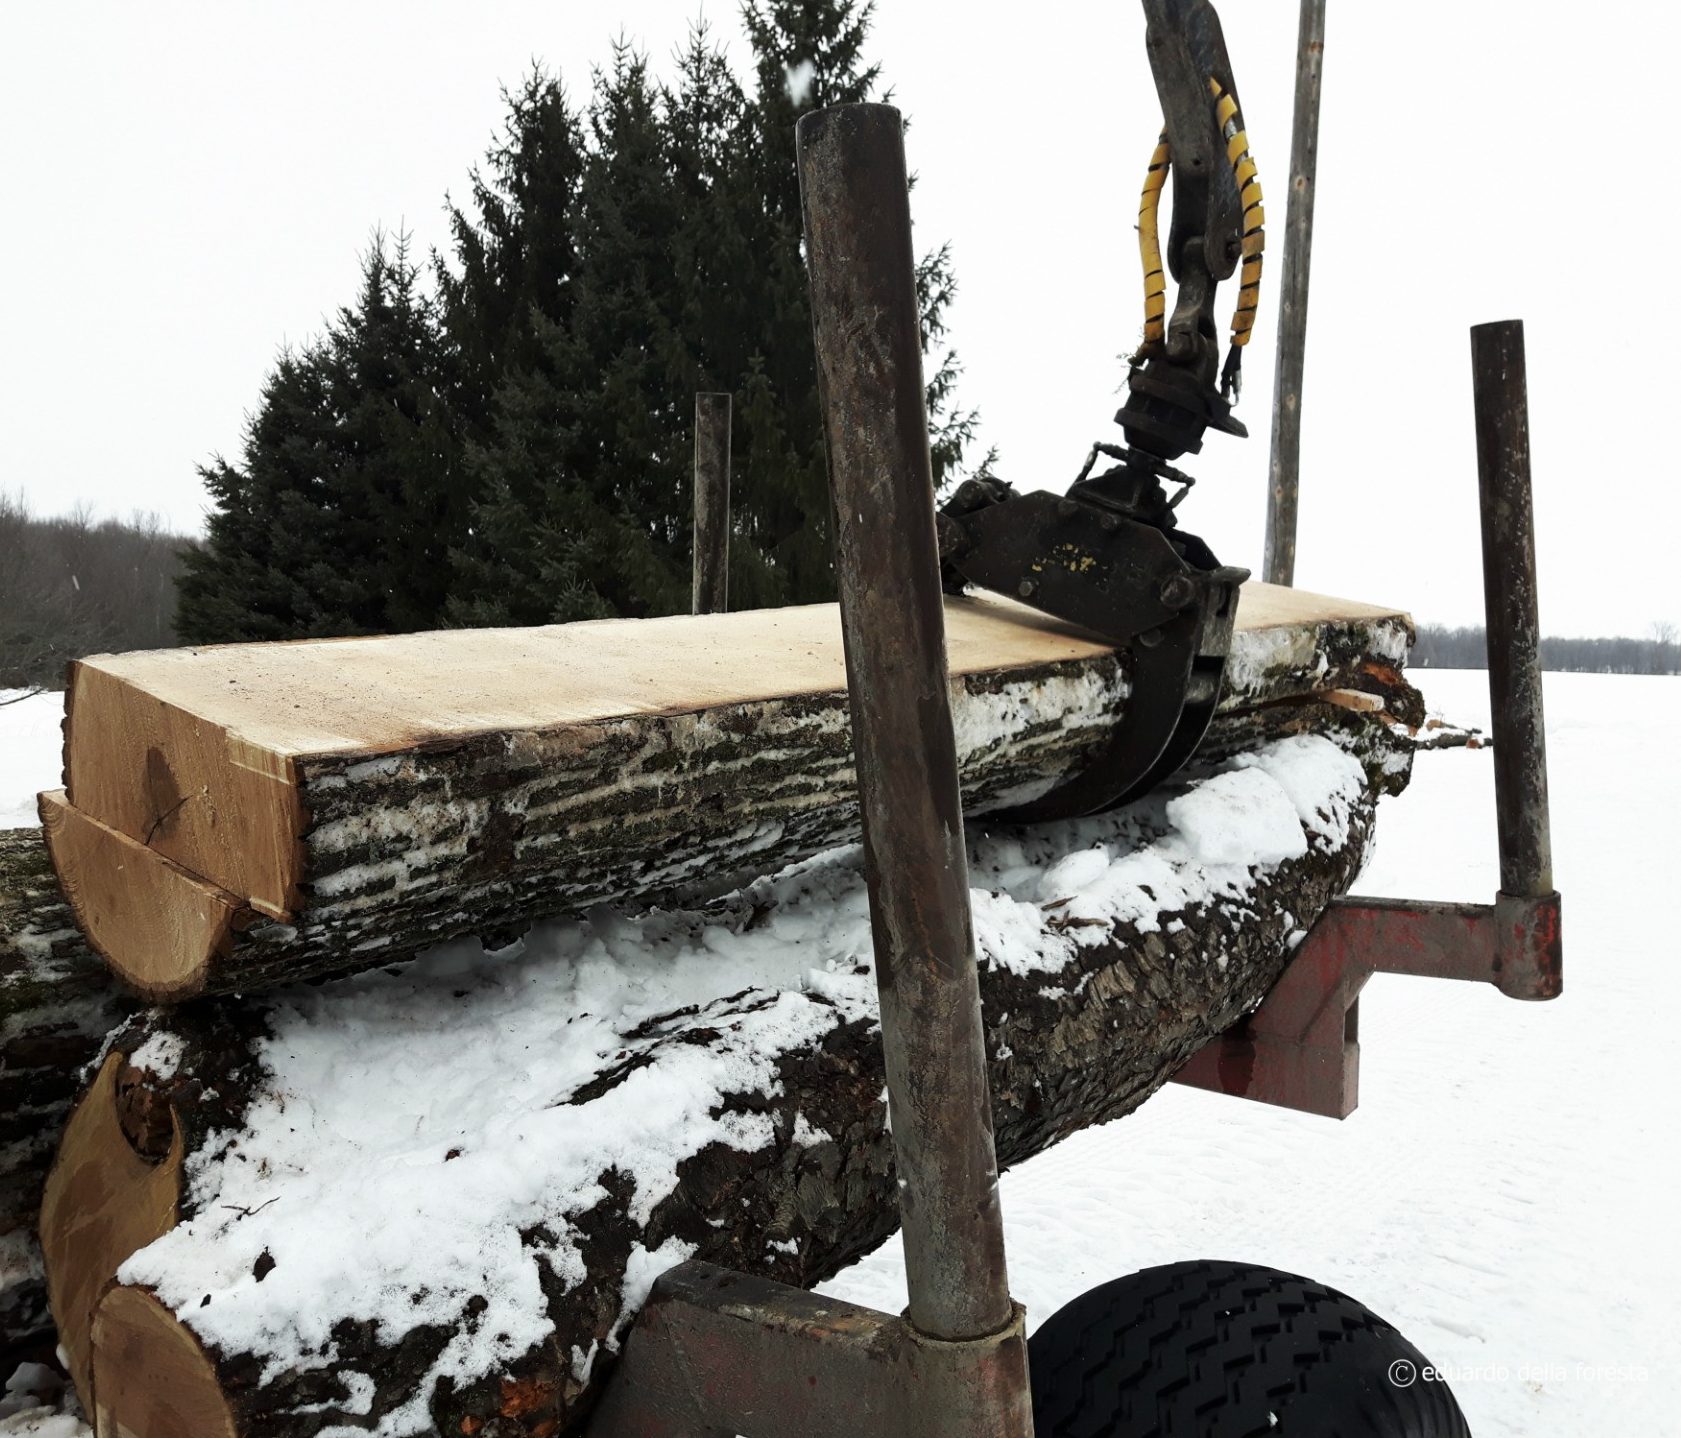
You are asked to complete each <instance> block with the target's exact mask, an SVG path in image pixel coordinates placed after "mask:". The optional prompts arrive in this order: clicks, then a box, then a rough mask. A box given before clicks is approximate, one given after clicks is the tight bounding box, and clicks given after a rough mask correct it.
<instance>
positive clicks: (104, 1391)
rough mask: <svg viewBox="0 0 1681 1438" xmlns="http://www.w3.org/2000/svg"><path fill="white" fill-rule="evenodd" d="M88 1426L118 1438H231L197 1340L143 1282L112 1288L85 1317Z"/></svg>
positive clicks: (229, 1420)
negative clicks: (89, 1360) (88, 1330)
mask: <svg viewBox="0 0 1681 1438" xmlns="http://www.w3.org/2000/svg"><path fill="white" fill-rule="evenodd" d="M93 1341H94V1354H95V1356H94V1366H93V1397H94V1409H93V1411H94V1423H95V1430H94V1431H95V1432H97V1433H100V1434H120V1435H121V1438H188V1435H191V1438H235V1428H234V1420H233V1415H232V1413H230V1412H229V1410H228V1402H227V1399H226V1398H225V1397H224V1396H223V1393H222V1388H221V1384H220V1383H219V1382H218V1380H217V1377H216V1370H215V1367H214V1366H213V1365H212V1363H211V1362H210V1359H209V1358H208V1357H207V1356H206V1355H205V1352H204V1349H203V1347H202V1346H201V1345H200V1343H199V1341H198V1339H196V1338H195V1337H193V1335H192V1334H191V1333H189V1332H188V1331H187V1329H186V1328H185V1327H184V1326H183V1325H182V1324H181V1322H180V1321H179V1320H178V1319H177V1318H176V1317H175V1315H174V1314H173V1313H171V1312H170V1311H169V1310H168V1309H167V1308H166V1307H164V1305H163V1304H161V1303H159V1302H158V1300H157V1299H156V1298H154V1297H153V1296H152V1295H151V1294H150V1293H148V1292H147V1291H146V1290H145V1289H143V1288H129V1287H118V1288H113V1289H112V1290H111V1291H110V1292H109V1293H107V1294H106V1295H105V1297H104V1298H103V1299H102V1300H101V1302H100V1304H99V1310H98V1313H97V1314H96V1315H95V1318H94V1323H93Z"/></svg>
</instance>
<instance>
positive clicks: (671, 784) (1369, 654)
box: [43, 610, 1411, 1001]
mask: <svg viewBox="0 0 1681 1438" xmlns="http://www.w3.org/2000/svg"><path fill="white" fill-rule="evenodd" d="M1372 613H1373V614H1379V611H1375V610H1374V611H1372ZM1409 632H1410V631H1409V626H1408V623H1407V621H1406V619H1405V617H1404V616H1400V615H1393V614H1391V615H1381V616H1380V617H1378V618H1359V619H1353V618H1330V619H1327V618H1323V617H1320V618H1315V619H1311V620H1305V619H1304V620H1300V621H1296V622H1289V623H1280V624H1277V625H1275V626H1273V627H1271V628H1265V629H1258V630H1251V631H1243V630H1241V629H1240V631H1239V633H1238V634H1237V636H1236V638H1235V639H1234V652H1233V661H1232V666H1231V670H1230V674H1229V677H1228V684H1227V694H1226V696H1225V700H1224V706H1223V707H1224V710H1225V712H1227V713H1231V712H1234V711H1236V710H1239V709H1243V708H1248V707H1253V706H1255V705H1257V704H1262V703H1267V702H1270V701H1274V700H1278V699H1282V698H1288V697H1294V696H1299V695H1301V694H1303V693H1308V692H1313V691H1315V690H1320V689H1325V688H1334V687H1338V686H1353V687H1363V688H1373V689H1378V690H1381V689H1383V688H1385V687H1386V686H1387V687H1388V688H1389V689H1390V690H1391V691H1393V692H1394V693H1396V694H1398V695H1408V694H1410V693H1411V691H1410V690H1408V689H1407V688H1406V686H1405V684H1404V682H1403V681H1401V680H1400V678H1399V676H1398V675H1397V674H1396V673H1395V671H1394V670H1393V669H1392V668H1389V667H1388V666H1389V665H1390V664H1391V663H1392V662H1393V660H1394V657H1395V656H1396V655H1397V654H1398V653H1400V652H1403V651H1404V648H1405V644H1406V640H1407V637H1408V634H1409ZM1086 647H1087V648H1088V649H1091V648H1093V646H1091V645H1090V644H1087V646H1086ZM142 657H143V656H142ZM94 678H95V676H94V675H93V674H92V672H91V671H90V672H89V674H88V675H87V676H86V686H85V687H87V688H88V691H89V694H92V693H94V692H96V687H95V686H94V682H93V681H94ZM101 682H103V683H106V684H107V685H109V683H110V682H111V681H109V680H108V679H107V680H102V681H101ZM232 682H233V681H232V680H230V681H229V683H230V684H231V683H232ZM98 692H103V691H98ZM78 693H80V690H78ZM953 693H954V701H953V709H954V717H955V720H956V728H957V739H958V752H959V761H960V764H961V768H962V779H963V797H964V804H965V809H966V812H968V813H970V814H975V815H981V814H985V813H986V812H988V810H990V809H998V808H1002V807H1005V806H1006V805H1007V804H1009V803H1012V802H1020V801H1021V800H1023V799H1025V798H1028V797H1032V796H1034V795H1036V794H1039V793H1043V792H1045V791H1047V790H1049V789H1050V788H1052V787H1054V786H1055V785H1056V784H1057V783H1059V782H1060V781H1062V780H1064V779H1065V778H1068V777H1071V776H1074V775H1077V774H1078V773H1079V772H1081V770H1082V769H1083V768H1084V767H1085V766H1086V765H1087V764H1088V763H1089V762H1090V760H1091V758H1092V757H1093V755H1094V754H1096V753H1097V752H1099V750H1100V749H1101V748H1102V746H1103V745H1104V744H1105V743H1106V741H1107V739H1108V735H1109V733H1110V732H1111V730H1112V728H1113V724H1114V720H1115V716H1116V714H1117V712H1118V711H1119V710H1120V708H1121V707H1123V706H1124V703H1125V693H1126V678H1125V675H1124V673H1123V671H1122V669H1121V667H1120V663H1119V661H1118V660H1117V659H1116V658H1115V656H1114V655H1113V654H1112V653H1110V652H1107V651H1099V652H1094V653H1092V654H1090V655H1088V656H1086V657H1082V658H1079V659H1074V660H1066V661H1063V662H1059V663H1034V664H1032V665H1028V666H1025V667H1020V666H1018V667H1016V668H1006V669H999V670H992V671H988V672H980V673H970V674H966V675H963V676H961V677H959V678H956V679H954V681H953ZM112 702H114V701H112ZM92 712H93V700H92V699H91V698H90V697H87V696H83V697H79V698H78V699H77V701H76V705H75V707H73V708H72V710H71V723H70V726H69V733H70V735H71V752H72V756H74V754H75V752H76V735H77V733H78V732H80V731H79V730H78V727H77V722H76V721H77V717H78V715H85V714H88V713H92ZM91 722H92V721H89V723H91ZM161 752H162V751H160V750H158V749H156V748H154V749H153V750H151V751H149V752H148V755H147V758H146V763H145V765H144V766H141V767H147V766H150V767H152V768H155V769H156V770H157V773H158V774H159V775H160V776H162V777H161V778H160V779H159V781H158V782H159V784H161V785H162V788H161V789H160V790H159V793H158V794H157V795H156V796H154V799H153V800H152V801H151V807H142V808H141V809H140V810H138V811H136V812H137V813H139V814H142V815H153V811H154V810H155V811H156V812H155V817H151V818H149V819H147V820H146V822H145V823H143V824H142V823H140V822H139V821H138V820H135V819H133V818H132V817H131V818H130V819H129V820H127V821H124V822H126V823H127V824H128V827H127V829H125V828H124V827H123V825H122V824H121V823H118V821H117V820H116V819H115V818H114V817H113V815H114V812H115V811H114V810H112V811H110V812H105V813H101V812H98V811H97V809H96V807H94V806H93V801H92V799H91V797H85V796H91V795H92V793H93V786H92V785H91V784H88V783H86V782H84V783H82V784H80V785H73V787H72V789H71V791H70V794H69V797H68V800H67V801H66V800H64V799H63V798H62V797H61V798H59V799H57V800H53V801H51V802H50V803H49V802H46V801H45V800H44V804H43V817H44V818H46V819H47V821H48V823H49V828H50V831H51V832H52V834H53V843H54V853H55V858H56V860H57V862H58V866H59V872H60V874H61V875H62V876H63V877H64V879H65V884H66V891H67V892H68V893H70V895H71V896H72V899H73V900H75V901H76V902H77V905H78V913H79V914H80V915H81V916H82V917H83V918H84V920H85V921H86V922H87V927H88V931H89V934H90V937H91V939H92V942H93V944H94V946H95V947H96V948H97V949H98V950H99V951H100V952H101V953H102V954H104V955H105V956H106V957H107V959H109V960H110V962H111V963H112V965H113V967H114V968H115V969H116V971H117V973H118V974H119V976H120V977H122V978H123V980H124V981H125V983H127V984H129V985H130V986H131V987H133V988H135V989H136V990H137V991H139V992H141V993H143V994H145V995H146V996H148V997H150V998H153V999H156V1000H159V1001H176V1000H180V999H184V998H189V997H192V996H194V995H195V994H200V993H207V994H209V993H226V992H236V991H237V992H249V991H252V990H255V989H260V988H266V987H270V986H273V985H277V984H281V983H285V982H291V981H295V980H298V979H304V978H310V977H316V976H320V975H325V974H337V973H346V972H350V971H354V970H356V969H360V968H368V967H373V966H377V965H381V964H385V963H389V962H392V961H393V960H396V959H400V958H405V957H408V956H410V955H412V954H414V953H416V952H418V951H419V950H421V949H423V948H426V947H428V946H430V945H433V944H436V943H438V942H441V941H443V940H446V939H450V938H454V937H457V936H460V935H463V934H478V935H480V936H483V937H484V938H486V940H487V941H489V942H492V943H493V942H494V941H495V940H497V939H498V938H501V937H504V936H508V935H512V934H515V933H518V932H519V931H520V930H521V929H523V928H524V927H526V926H527V925H529V924H530V923H531V922H532V921H533V920H535V919H538V918H542V917H548V916H553V915H556V914H564V913H569V912H570V913H575V912H581V911H583V910H585V909H587V908H589V907H591V906H593V905H597V904H603V903H626V902H637V903H673V902H690V901H693V900H694V899H696V898H697V897H704V896H705V895H708V894H717V893H722V892H726V891H728V890H729V889H731V888H733V887H735V886H737V885H738V884H740V883H741V882H744V881H745V880H746V879H748V878H750V877H751V876H753V875H755V874H759V873H764V872H767V871H770V870H774V869H776V868H778V867H780V866H782V865H785V864H788V863H791V862H794V861H797V860H799V859H802V858H805V857H807V856H809V855H812V854H815V853H817V852H820V851H821V850H824V849H827V848H830V847H832V846H834V845H836V844H840V843H845V842H849V841H851V840H853V839H855V838H856V837H857V805H856V800H855V797H854V780H853V773H852V762H851V742H850V728H849V721H848V715H847V701H846V695H845V692H844V690H835V691H834V692H825V693H817V694H806V695H800V696H797V697H792V698H768V699H754V700H751V701H749V702H740V703H721V704H717V705H715V706H714V707H710V708H703V709H698V710H686V711H684V712H647V713H637V714H635V715H631V716H626V717H620V718H611V719H603V720H600V721H595V722H590V723H588V724H577V725H568V726H561V727H551V728H548V729H533V730H519V731H513V730H497V731H493V732H483V733H476V734H470V735H456V736H451V737H449V738H447V739H439V740H428V741H426V742H424V743H420V744H417V745H410V746H408V747H398V748H391V749H387V750H382V751H381V752H378V753H367V752H341V753H300V754H298V755H295V756H292V757H290V758H288V759H287V760H286V766H288V768H289V772H290V773H291V774H292V775H293V777H294V780H295V793H294V794H293V800H292V801H288V802H289V803H290V804H291V807H292V808H294V809H295V810H296V812H297V814H299V815H303V816H307V817H306V818H305V819H304V820H303V821H302V822H303V829H302V832H301V835H297V836H296V837H295V845H296V848H297V850H298V857H297V859H296V862H297V864H298V866H299V867H298V878H297V881H296V883H295V884H292V883H290V882H288V884H286V885H285V886H284V888H285V890H286V894H285V897H284V907H277V906H276V905H277V904H279V903H280V902H281V900H280V899H279V898H277V899H276V900H275V901H274V902H271V903H266V906H265V903H262V902H258V901H257V900H255V899H252V898H249V897H248V896H247V895H246V894H242V893H240V892H235V891H233V890H231V889H229V888H227V887H225V886H224V881H223V879H218V878H217V877H216V876H215V875H213V874H210V873H209V872H208V870H207V869H206V868H205V867H203V864H204V862H205V861H204V857H203V856H204V855H205V854H206V853H209V852H212V851H213V850H214V849H215V845H216V844H221V845H223V846H226V845H227V844H228V843H230V842H237V841H232V840H229V838H228V834H229V833H230V832H232V833H235V834H237V833H239V832H241V827H240V825H239V824H238V823H230V824H224V825H223V826H222V828H220V829H218V830H217V831H216V833H217V834H218V835H219V836H220V837H219V838H217V839H216V840H215V843H214V844H209V841H203V840H195V841H194V842H195V843H197V844H199V848H197V849H195V850H193V851H192V852H193V853H194V854H196V855H197V856H198V857H193V858H191V859H190V861H189V849H190V848H191V846H190V845H189V844H188V843H187V840H186V839H185V838H182V839H180V840H179V842H177V841H176V836H175V832H174V827H173V826H177V825H181V824H183V823H185V821H186V816H187V814H188V813H189V812H190V807H189V809H183V808H182V805H184V804H186V805H189V806H190V802H191V799H192V795H193V794H194V793H195V792H197V786H196V780H194V781H191V782H189V777H190V776H187V775H185V774H183V773H181V772H176V771H177V770H180V769H181V768H182V761H181V760H180V758H179V757H178V756H177V757H175V758H173V759H172V758H171V757H170V756H169V755H164V756H163V757H162V758H154V757H152V756H153V755H157V754H160V753H161ZM80 762H81V766H82V768H83V770H84V771H85V770H86V769H87V768H88V767H89V763H90V761H87V760H83V761H80ZM135 763H136V764H138V763H139V761H138V759H136V760H135ZM67 767H69V768H75V767H76V763H75V761H74V758H73V761H72V763H71V764H70V765H67ZM248 772H249V771H247V770H241V771H240V774H241V776H244V775H245V774H247V773H248ZM165 780H167V782H164V781H165ZM217 782H221V781H217ZM241 782H243V777H242V780H241ZM265 792H267V791H265ZM180 796H186V797H180ZM166 800H167V801H168V802H165V801H166ZM293 801H295V802H293ZM267 802H270V801H269V800H265V803H267ZM55 806H56V807H55ZM286 808H287V806H286V805H281V806H280V809H281V810H282V811H284V810H286ZM113 825H114V826H115V827H109V826H113ZM293 843H294V837H293V836H291V835H288V837H287V840H286V842H285V843H279V844H277V845H276V850H277V852H278V851H279V850H286V851H287V852H288V853H289V852H290V850H291V847H292V846H293ZM206 844H209V847H208V848H207V847H205V846H206ZM160 856H161V857H160ZM171 861H179V863H176V862H171ZM285 862H286V863H291V862H293V860H292V859H290V858H287V859H286V860H285ZM195 865H198V866H199V867H195ZM118 872H121V873H122V874H123V875H124V878H123V880H122V882H123V883H124V884H127V885H130V889H129V891H128V893H127V896H126V899H125V896H124V895H123V894H122V893H114V892H112V891H111V875H112V874H114V873H118ZM142 876H145V883H144V884H143V883H142ZM227 882H230V883H231V882H232V881H231V880H228V881H227ZM94 891H100V892H98V894H97V902H95V901H92V900H89V899H86V898H85V897H84V896H85V895H87V894H90V893H93V892H94ZM276 893H277V895H278V894H279V891H278V890H277V891H276ZM125 902H126V905H127V908H126V911H125V908H124V905H125ZM177 907H178V908H179V909H180V910H181V911H182V912H190V913H191V914H192V915H193V921H192V922H191V923H186V922H175V921H173V920H172V921H171V923H170V924H169V925H168V926H166V927H167V934H166V933H165V932H164V930H163V928H160V926H159V925H158V923H157V916H158V915H159V914H160V913H161V912H163V911H165V910H174V909H175V908H177ZM125 912H126V914H127V917H126V918H122V917H120V916H122V915H123V914H124V913H125ZM101 914H103V915H105V916H106V917H105V919H104V921H103V923H102V922H101V920H100V918H99V915H101ZM113 916H117V917H113ZM170 935H174V936H177V937H174V938H171V937H169V936H170ZM180 935H189V936H190V939H189V940H183V939H181V938H180V937H179V936H180Z"/></svg>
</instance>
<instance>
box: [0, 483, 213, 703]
mask: <svg viewBox="0 0 1681 1438" xmlns="http://www.w3.org/2000/svg"><path fill="white" fill-rule="evenodd" d="M193 542H194V541H191V540H188V539H185V538H183V537H182V536H180V535H176V534H171V533H170V532H169V530H168V529H167V527H166V526H165V525H164V523H163V521H162V520H161V519H160V518H159V517H158V516H157V515H155V514H137V515H135V516H134V518H133V519H132V520H130V521H126V522H125V521H122V520H115V519H106V520H100V519H96V518H95V517H94V515H93V513H92V512H91V511H90V510H89V509H88V508H87V507H86V506H81V507H79V508H77V509H76V510H74V511H72V512H71V513H70V514H68V515H65V516H60V517H57V518H43V517H37V516H35V515H32V514H31V513H30V512H29V508H28V506H27V505H26V504H25V503H24V501H23V499H22V497H21V496H17V495H9V494H0V688H3V689H24V690H38V689H41V688H51V687H57V686H58V685H60V684H62V682H63V675H64V667H65V665H66V664H68V663H69V662H70V660H72V659H75V658H78V657H80V656H81V655H83V654H89V653H93V652H96V651H99V650H108V649H160V648H167V647H169V646H172V645H173V644H174V643H175V628H174V607H175V585H174V578H175V572H176V570H177V568H178V567H179V565H180V553H181V550H182V548H183V546H185V545H187V544H190V543H193ZM18 697H23V696H18Z"/></svg>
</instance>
